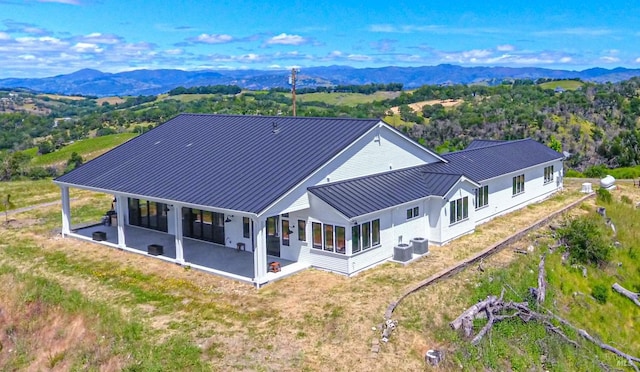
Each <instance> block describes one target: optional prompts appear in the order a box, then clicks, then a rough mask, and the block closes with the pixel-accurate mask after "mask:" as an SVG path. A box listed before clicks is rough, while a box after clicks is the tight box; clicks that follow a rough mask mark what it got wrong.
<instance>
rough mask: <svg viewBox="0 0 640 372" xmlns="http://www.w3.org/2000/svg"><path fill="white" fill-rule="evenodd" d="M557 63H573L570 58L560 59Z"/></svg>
mask: <svg viewBox="0 0 640 372" xmlns="http://www.w3.org/2000/svg"><path fill="white" fill-rule="evenodd" d="M558 61H560V63H571V61H573V58H571V57H562V58H560V59H559V60H558Z"/></svg>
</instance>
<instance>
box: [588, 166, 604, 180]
mask: <svg viewBox="0 0 640 372" xmlns="http://www.w3.org/2000/svg"><path fill="white" fill-rule="evenodd" d="M607 172H609V169H608V168H607V167H605V166H604V165H603V164H600V165H593V166H591V167H588V168H587V169H585V171H584V175H585V176H587V177H589V178H602V177H604V176H606V175H607Z"/></svg>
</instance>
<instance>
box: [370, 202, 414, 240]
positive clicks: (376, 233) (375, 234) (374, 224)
mask: <svg viewBox="0 0 640 372" xmlns="http://www.w3.org/2000/svg"><path fill="white" fill-rule="evenodd" d="M416 208H417V207H416ZM371 243H372V244H373V245H379V244H380V220H373V221H371Z"/></svg>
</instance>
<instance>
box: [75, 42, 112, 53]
mask: <svg viewBox="0 0 640 372" xmlns="http://www.w3.org/2000/svg"><path fill="white" fill-rule="evenodd" d="M72 49H73V50H74V51H76V52H78V53H100V52H102V51H103V50H104V49H102V48H100V47H99V46H98V45H97V44H92V43H76V45H74V46H73V47H72Z"/></svg>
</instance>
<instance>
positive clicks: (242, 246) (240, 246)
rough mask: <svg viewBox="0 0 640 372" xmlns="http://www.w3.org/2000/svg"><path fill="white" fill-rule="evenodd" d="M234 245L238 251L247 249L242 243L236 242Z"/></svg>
mask: <svg viewBox="0 0 640 372" xmlns="http://www.w3.org/2000/svg"><path fill="white" fill-rule="evenodd" d="M236 247H237V249H238V251H246V250H247V249H246V247H245V245H244V243H237V244H236Z"/></svg>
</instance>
